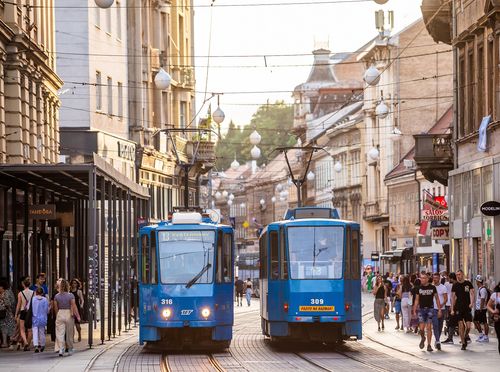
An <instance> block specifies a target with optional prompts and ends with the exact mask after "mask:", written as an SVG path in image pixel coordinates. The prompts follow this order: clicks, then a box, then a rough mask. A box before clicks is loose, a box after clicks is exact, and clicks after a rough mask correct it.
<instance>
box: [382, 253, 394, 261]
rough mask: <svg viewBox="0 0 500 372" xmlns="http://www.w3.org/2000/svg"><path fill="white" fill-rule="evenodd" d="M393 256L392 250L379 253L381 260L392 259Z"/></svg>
mask: <svg viewBox="0 0 500 372" xmlns="http://www.w3.org/2000/svg"><path fill="white" fill-rule="evenodd" d="M393 257H394V251H387V252H384V253H382V254H381V255H380V259H381V260H392V258H393Z"/></svg>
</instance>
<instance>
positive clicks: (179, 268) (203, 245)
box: [139, 212, 234, 349]
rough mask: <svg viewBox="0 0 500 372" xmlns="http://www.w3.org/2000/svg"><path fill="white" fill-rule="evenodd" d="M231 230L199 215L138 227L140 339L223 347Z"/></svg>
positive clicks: (227, 330)
mask: <svg viewBox="0 0 500 372" xmlns="http://www.w3.org/2000/svg"><path fill="white" fill-rule="evenodd" d="M233 256H234V234H233V229H232V227H230V226H225V225H219V224H216V223H212V222H211V221H210V219H208V218H204V217H202V215H201V214H199V213H187V212H184V213H174V214H173V216H172V219H171V220H170V221H166V222H161V223H158V224H155V225H149V226H145V227H143V228H141V229H140V246H139V265H140V266H139V267H140V279H139V316H140V326H139V327H140V329H139V342H140V344H141V345H142V344H144V342H148V343H152V344H156V345H157V346H161V347H165V348H182V347H184V346H186V347H193V348H196V347H200V348H204V347H209V348H212V347H216V348H221V349H223V348H227V347H229V345H230V343H231V338H232V326H233V307H234V295H233V282H234V280H233V266H234V264H233V259H234V258H233Z"/></svg>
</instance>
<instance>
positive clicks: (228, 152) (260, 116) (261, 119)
mask: <svg viewBox="0 0 500 372" xmlns="http://www.w3.org/2000/svg"><path fill="white" fill-rule="evenodd" d="M292 127H293V107H292V106H290V105H286V104H285V103H284V102H283V101H277V102H276V103H274V104H271V105H263V106H260V107H259V108H258V109H257V112H256V113H255V114H253V116H252V120H251V121H250V124H249V125H246V126H244V127H243V128H242V129H240V128H238V127H236V125H235V124H234V123H233V122H232V121H231V123H230V124H229V129H228V131H227V133H226V135H225V136H224V137H223V138H222V139H221V140H219V142H218V143H217V146H216V149H215V153H216V155H217V169H219V170H222V169H228V168H229V167H230V165H231V162H232V161H233V160H234V158H235V156H236V159H237V160H238V162H239V163H240V164H244V163H245V162H247V161H249V160H252V156H251V155H250V150H251V149H252V147H253V145H251V144H250V134H251V133H252V132H253V131H254V130H255V129H256V130H257V132H259V134H260V135H261V137H262V140H261V142H260V144H259V145H257V146H258V147H259V148H260V150H261V157H260V158H259V159H258V160H257V164H258V165H262V164H263V163H266V164H267V163H268V162H269V161H270V160H271V159H272V158H274V157H275V156H276V155H277V154H276V152H275V153H272V152H273V150H274V149H275V148H276V147H280V146H293V145H294V144H295V143H296V138H295V136H294V135H293V134H292V133H291V130H292Z"/></svg>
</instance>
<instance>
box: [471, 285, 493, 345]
mask: <svg viewBox="0 0 500 372" xmlns="http://www.w3.org/2000/svg"><path fill="white" fill-rule="evenodd" d="M476 285H477V297H476V306H475V310H474V325H475V327H476V330H477V331H478V332H479V338H478V339H477V340H476V341H477V342H490V339H489V337H488V335H489V333H490V328H489V326H488V319H487V317H486V312H487V310H486V305H487V304H488V300H489V297H490V292H489V290H488V288H486V286H485V285H484V280H483V277H482V276H481V275H478V276H476ZM481 326H482V327H481ZM483 327H484V333H483Z"/></svg>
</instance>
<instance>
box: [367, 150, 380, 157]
mask: <svg viewBox="0 0 500 372" xmlns="http://www.w3.org/2000/svg"><path fill="white" fill-rule="evenodd" d="M379 155H380V152H379V151H378V149H377V148H376V147H372V148H371V149H370V151H368V157H369V158H370V159H372V160H377V159H378V157H379Z"/></svg>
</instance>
